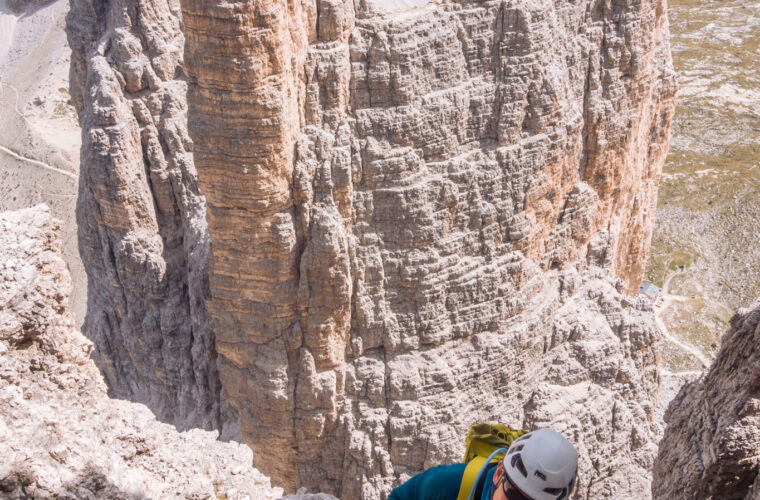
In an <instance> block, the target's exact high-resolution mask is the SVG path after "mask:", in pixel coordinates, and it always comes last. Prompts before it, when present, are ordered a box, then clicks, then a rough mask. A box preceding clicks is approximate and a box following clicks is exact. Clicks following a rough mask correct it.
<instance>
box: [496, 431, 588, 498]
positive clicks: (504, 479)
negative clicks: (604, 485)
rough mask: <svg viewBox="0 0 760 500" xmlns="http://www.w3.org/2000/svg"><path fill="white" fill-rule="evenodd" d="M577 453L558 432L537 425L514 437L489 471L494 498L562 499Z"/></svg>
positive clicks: (570, 484) (570, 487) (570, 485)
mask: <svg viewBox="0 0 760 500" xmlns="http://www.w3.org/2000/svg"><path fill="white" fill-rule="evenodd" d="M577 470H578V453H577V452H576V451H575V448H574V447H573V445H572V444H570V442H569V441H568V440H567V439H565V438H564V437H563V436H562V435H561V434H559V433H558V432H555V431H553V430H551V429H538V430H535V431H533V432H529V433H528V434H525V435H523V436H520V437H519V438H518V439H515V440H514V442H513V443H512V445H511V446H510V447H509V451H508V452H507V454H506V456H505V457H504V460H502V461H501V462H500V463H499V465H498V467H497V469H496V472H494V475H493V481H494V484H495V485H496V486H497V488H496V491H495V493H494V496H493V499H494V500H565V499H567V498H569V497H570V493H571V492H572V490H573V486H574V485H575V475H576V473H577Z"/></svg>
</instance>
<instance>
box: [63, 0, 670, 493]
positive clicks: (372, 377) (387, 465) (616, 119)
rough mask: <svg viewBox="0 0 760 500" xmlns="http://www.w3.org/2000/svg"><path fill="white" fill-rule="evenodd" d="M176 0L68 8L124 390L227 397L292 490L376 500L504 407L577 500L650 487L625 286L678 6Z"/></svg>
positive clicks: (664, 139) (104, 303) (647, 203)
mask: <svg viewBox="0 0 760 500" xmlns="http://www.w3.org/2000/svg"><path fill="white" fill-rule="evenodd" d="M180 4H181V14H180V10H179V7H180V6H178V5H177V3H176V2H174V1H166V0H151V1H149V2H135V1H134V0H117V1H115V2H109V3H107V4H106V3H105V2H102V1H101V0H76V1H75V2H74V4H73V7H72V14H71V16H70V17H69V28H68V29H69V33H70V36H71V39H72V42H71V43H72V48H73V49H74V52H75V54H76V57H75V58H74V60H73V70H72V71H73V75H75V76H74V77H73V78H72V89H73V92H72V94H73V95H74V96H75V101H76V102H77V103H78V106H79V108H80V110H81V117H82V125H83V129H84V132H83V137H84V142H85V144H84V146H83V154H82V161H83V167H82V179H83V181H82V191H81V193H80V223H81V224H82V238H83V239H82V247H83V249H84V250H83V253H84V258H85V261H88V262H90V264H91V265H90V266H89V267H90V276H91V281H92V283H91V284H90V288H91V289H92V291H91V302H90V315H91V319H90V320H88V324H87V325H86V330H87V332H88V334H89V335H90V336H91V337H93V338H94V340H95V344H96V348H97V351H98V352H99V353H100V354H98V359H100V365H101V366H102V367H103V368H104V369H105V370H106V373H107V374H108V377H107V378H108V382H109V384H110V385H111V386H112V387H113V391H114V392H115V393H119V394H123V395H126V396H130V397H134V398H138V399H139V400H143V401H146V402H148V403H149V404H150V405H151V406H152V407H157V408H158V410H157V411H159V414H161V415H162V416H165V417H166V418H175V419H177V420H179V421H185V422H190V421H201V422H203V423H206V424H208V425H221V424H223V423H225V422H227V421H228V420H234V419H233V418H232V417H230V418H227V417H225V416H224V415H227V413H225V411H224V407H223V406H224V402H225V401H228V402H229V403H230V404H231V405H232V406H233V407H234V408H235V409H236V410H237V413H238V414H239V415H240V423H241V432H242V435H243V437H244V438H245V440H246V442H248V443H249V444H250V445H251V446H252V448H253V450H254V455H255V457H256V460H257V465H259V466H260V467H261V468H262V470H263V471H264V472H265V473H267V474H269V475H271V476H272V477H273V479H274V480H275V481H276V482H277V483H278V484H282V485H283V486H285V487H286V489H287V490H295V489H296V488H297V487H298V486H299V485H306V486H309V487H311V488H317V489H318V490H321V491H327V492H332V493H335V494H337V495H339V496H340V497H341V498H346V499H348V498H357V499H358V498H365V499H369V498H378V497H382V495H383V494H384V493H385V492H387V491H389V489H390V488H391V487H392V485H394V484H396V483H397V482H399V481H401V480H403V479H404V478H406V477H408V476H409V475H411V474H413V473H415V472H418V471H419V470H421V469H422V468H423V467H426V466H430V465H434V464H436V463H440V462H443V461H451V460H455V459H457V458H459V455H460V453H461V451H462V449H463V445H464V443H463V435H464V432H465V430H466V428H467V426H468V425H470V424H471V423H473V422H475V421H478V420H500V421H506V422H507V423H512V424H519V425H525V426H535V425H546V424H551V425H552V426H554V427H556V428H558V429H559V430H562V431H565V432H567V433H568V435H569V436H570V437H571V439H572V440H573V441H574V442H575V443H576V444H577V445H578V446H579V448H580V449H581V450H582V454H583V455H584V461H583V464H582V469H581V484H580V486H581V488H580V493H579V498H592V497H602V496H612V495H617V496H620V497H621V498H622V497H638V496H641V495H645V494H647V492H648V491H649V488H650V486H649V479H648V472H647V471H648V470H649V468H650V467H651V464H652V460H653V457H654V448H653V444H652V442H653V439H654V438H653V430H652V428H651V418H652V412H653V408H654V400H655V397H656V392H657V388H658V376H657V373H656V360H657V353H656V348H655V345H656V340H657V335H656V328H655V327H654V323H653V320H652V316H651V311H650V310H647V309H646V306H645V305H644V304H641V303H633V302H631V301H630V300H629V299H626V298H625V297H624V296H623V293H624V292H626V291H627V292H633V291H635V290H636V289H637V287H638V284H639V281H640V278H641V274H642V272H643V266H644V262H645V260H646V254H647V252H648V245H649V240H650V236H651V231H652V224H653V217H654V206H655V201H656V192H657V181H658V176H659V172H660V169H661V167H662V163H663V160H664V155H665V152H666V150H667V146H668V127H669V124H670V120H671V117H672V112H673V96H674V75H673V72H672V68H671V64H670V55H669V46H668V30H667V17H666V12H665V4H664V3H662V2H660V1H642V2H595V1H591V0H581V1H578V2H574V3H571V4H557V3H556V2H551V1H543V0H539V1H536V0H530V1H483V2H462V3H456V4H446V5H428V6H424V7H421V8H417V9H413V10H409V11H404V12H396V13H394V12H390V13H388V12H386V13H384V14H375V7H374V6H373V5H372V3H371V2H356V3H354V2H349V1H340V0H336V1H333V0H317V1H313V2H312V1H305V2H295V3H290V2H283V1H281V0H264V1H262V2H245V1H240V2H228V1H206V2H202V1H198V0H182V1H181V2H180ZM180 15H181V17H182V22H181V23H180ZM183 43H184V49H183ZM183 50H184V59H183ZM185 78H187V80H185ZM185 91H186V92H187V95H186V99H187V101H185ZM185 102H186V103H187V107H185ZM185 127H187V129H186V128H185ZM188 133H189V136H190V137H192V142H191V141H190V138H189V137H188ZM194 165H195V166H197V169H198V179H197V180H198V182H197V184H196V176H195V167H194ZM204 197H205V201H206V202H207V208H206V206H205V205H204ZM206 216H207V220H208V231H209V233H208V234H209V235H210V241H211V257H210V260H209V267H208V287H209V288H208V290H206V288H205V283H206V281H205V280H206V276H207V275H206V269H207V268H206V259H207V254H206V246H205V245H206V241H207V240H206V239H205V235H206V232H205V230H206V228H205V225H204V217H206ZM615 274H616V275H618V276H620V277H621V278H622V281H620V282H617V281H616V280H615V278H613V277H612V276H613V275H615ZM206 292H208V293H206ZM190 346H192V347H190ZM214 361H215V362H216V365H214ZM216 367H218V377H219V381H220V384H219V383H217V382H216V378H214V377H216V376H217V370H216ZM196 370H197V372H199V373H203V376H202V377H199V378H198V379H195V378H193V377H192V376H191V374H192V373H194V372H195V371H196ZM215 384H216V385H215ZM222 388H223V389H222ZM173 405H176V406H177V408H178V410H177V411H176V414H172V411H173V410H172V408H173ZM195 408H200V410H194V409H195Z"/></svg>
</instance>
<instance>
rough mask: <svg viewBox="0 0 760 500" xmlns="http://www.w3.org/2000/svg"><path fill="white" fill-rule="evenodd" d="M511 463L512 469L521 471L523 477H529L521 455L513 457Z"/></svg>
mask: <svg viewBox="0 0 760 500" xmlns="http://www.w3.org/2000/svg"><path fill="white" fill-rule="evenodd" d="M511 463H512V467H514V468H516V469H517V470H518V471H520V474H522V475H523V477H528V471H527V470H526V469H525V464H524V463H523V461H522V457H520V454H519V453H517V454H516V455H513V456H512V460H511Z"/></svg>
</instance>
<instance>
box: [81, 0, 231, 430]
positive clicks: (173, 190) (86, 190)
mask: <svg viewBox="0 0 760 500" xmlns="http://www.w3.org/2000/svg"><path fill="white" fill-rule="evenodd" d="M67 32H68V35H69V42H70V45H71V47H72V66H71V89H72V92H71V95H72V99H73V101H74V103H75V105H76V107H77V110H78V111H79V117H80V122H81V126H82V154H81V170H80V185H79V197H78V205H77V222H78V225H79V247H80V252H81V254H82V259H83V261H84V263H85V266H86V267H87V270H88V277H89V282H88V286H89V288H88V315H87V318H86V323H85V325H84V327H83V329H84V331H85V332H86V334H87V335H88V337H90V338H91V339H92V340H93V341H94V343H95V346H96V349H95V360H96V362H97V364H98V366H99V367H100V369H101V370H102V371H103V373H104V375H105V378H106V382H107V383H108V386H109V389H110V392H111V394H112V395H114V396H116V397H122V398H128V399H132V400H135V401H139V402H142V403H145V404H147V405H148V406H149V407H150V408H151V409H152V410H153V411H154V412H156V414H157V415H158V416H159V418H162V419H166V420H169V421H171V422H173V423H175V424H177V425H179V426H180V427H183V428H184V427H188V426H202V427H206V428H221V429H222V433H223V435H226V436H230V437H233V436H236V435H238V434H239V431H237V430H236V426H237V424H236V422H237V415H236V413H235V411H234V409H232V408H231V407H229V405H227V404H226V403H225V401H224V399H223V397H222V388H221V384H220V381H219V377H218V375H217V371H216V352H215V348H214V335H213V332H212V331H211V330H210V328H209V321H208V313H207V309H206V302H205V301H206V298H207V296H208V273H207V265H208V264H207V263H208V259H207V253H208V231H207V226H206V219H205V217H206V214H205V203H204V199H203V196H202V195H201V194H200V192H199V190H198V185H197V178H196V173H195V167H194V166H193V158H192V154H191V150H192V142H191V140H190V138H189V136H188V135H187V117H186V112H187V105H186V100H185V92H186V83H185V82H184V81H183V80H182V66H181V65H182V53H183V35H182V32H181V31H180V16H179V11H178V7H177V5H175V4H172V3H170V2H165V1H164V2H162V1H158V2H147V3H146V2H143V3H138V2H133V1H130V0H125V1H123V2H108V3H107V4H106V3H103V2H100V1H99V0H93V1H91V0H81V1H80V0H74V1H72V2H71V11H70V12H69V15H68V17H67Z"/></svg>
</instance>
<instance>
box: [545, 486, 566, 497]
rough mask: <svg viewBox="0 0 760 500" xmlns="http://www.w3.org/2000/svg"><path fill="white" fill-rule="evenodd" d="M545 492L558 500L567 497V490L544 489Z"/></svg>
mask: <svg viewBox="0 0 760 500" xmlns="http://www.w3.org/2000/svg"><path fill="white" fill-rule="evenodd" d="M544 492H546V493H548V494H550V495H552V496H555V497H557V500H562V499H563V498H565V497H566V496H567V488H544Z"/></svg>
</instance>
